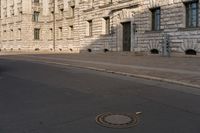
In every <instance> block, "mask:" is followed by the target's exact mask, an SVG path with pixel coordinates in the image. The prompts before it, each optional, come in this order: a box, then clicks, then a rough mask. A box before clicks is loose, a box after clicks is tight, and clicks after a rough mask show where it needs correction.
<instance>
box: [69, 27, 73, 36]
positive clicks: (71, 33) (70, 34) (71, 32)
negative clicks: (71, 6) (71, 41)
mask: <svg viewBox="0 0 200 133" xmlns="http://www.w3.org/2000/svg"><path fill="white" fill-rule="evenodd" d="M73 32H74V26H73V25H71V26H69V38H73Z"/></svg>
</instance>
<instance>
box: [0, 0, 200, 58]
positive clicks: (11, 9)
mask: <svg viewBox="0 0 200 133" xmlns="http://www.w3.org/2000/svg"><path fill="white" fill-rule="evenodd" d="M199 5H200V4H199V1H198V0H55V5H54V0H0V7H1V10H0V14H1V20H0V32H1V33H0V49H1V51H54V50H56V51H64V52H66V53H72V52H80V51H88V52H93V51H99V52H103V51H104V52H106V51H118V52H120V51H130V52H145V53H153V54H158V53H160V54H161V53H162V51H163V49H164V46H165V44H170V51H171V52H172V53H180V54H194V55H195V54H198V53H199V52H200V28H199V27H200V11H199V8H198V7H199ZM54 7H55V9H54ZM54 11H55V14H54ZM54 15H55V19H54ZM54 24H55V25H54ZM165 48H166V47H165ZM167 50H168V49H167Z"/></svg>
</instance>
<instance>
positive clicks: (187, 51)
mask: <svg viewBox="0 0 200 133" xmlns="http://www.w3.org/2000/svg"><path fill="white" fill-rule="evenodd" d="M185 54H186V55H197V52H196V51H195V50H194V49H188V50H186V51H185Z"/></svg>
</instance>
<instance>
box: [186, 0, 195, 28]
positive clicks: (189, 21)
mask: <svg viewBox="0 0 200 133" xmlns="http://www.w3.org/2000/svg"><path fill="white" fill-rule="evenodd" d="M185 7H186V27H197V26H198V2H197V1H196V2H188V3H185Z"/></svg>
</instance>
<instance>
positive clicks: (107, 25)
mask: <svg viewBox="0 0 200 133" xmlns="http://www.w3.org/2000/svg"><path fill="white" fill-rule="evenodd" d="M104 20H105V34H110V18H109V17H106V18H104Z"/></svg>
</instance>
